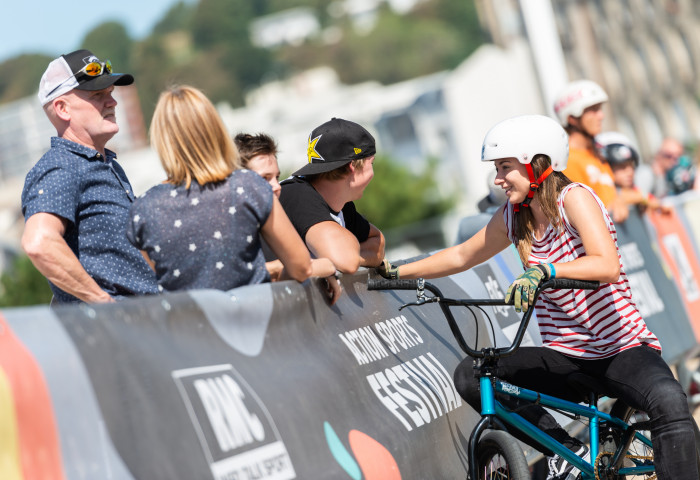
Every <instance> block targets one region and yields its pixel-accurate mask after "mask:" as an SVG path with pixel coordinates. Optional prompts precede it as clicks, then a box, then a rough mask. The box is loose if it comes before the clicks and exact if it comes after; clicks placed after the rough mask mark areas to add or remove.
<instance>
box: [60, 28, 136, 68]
mask: <svg viewBox="0 0 700 480" xmlns="http://www.w3.org/2000/svg"><path fill="white" fill-rule="evenodd" d="M81 45H82V47H81V48H86V49H88V50H90V51H91V52H92V53H94V54H95V55H97V56H98V57H99V58H100V60H103V61H104V60H106V59H109V60H110V61H111V62H112V65H113V66H114V69H115V71H116V72H125V73H131V72H132V63H131V56H132V53H133V50H134V41H133V40H132V38H131V37H130V36H129V32H128V31H127V30H126V28H125V27H124V25H123V24H121V23H120V22H105V23H102V24H100V25H97V26H96V27H95V28H93V29H92V30H90V31H89V32H88V33H87V34H86V35H85V38H84V39H83V41H82V42H81ZM66 53H68V52H66Z"/></svg>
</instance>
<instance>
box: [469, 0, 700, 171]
mask: <svg viewBox="0 0 700 480" xmlns="http://www.w3.org/2000/svg"><path fill="white" fill-rule="evenodd" d="M476 1H477V6H478V9H479V14H480V19H481V22H482V25H483V28H484V29H485V30H486V31H487V32H489V33H490V35H491V37H492V39H493V42H494V43H496V44H497V45H500V46H507V45H508V44H509V43H510V42H512V41H514V40H516V39H522V38H528V37H530V38H531V37H532V36H533V34H534V33H536V32H532V31H531V32H528V31H527V28H526V24H527V23H526V22H525V21H524V18H525V15H524V14H525V13H526V12H524V10H523V9H525V8H530V3H531V2H530V1H529V0H521V1H520V2H519V1H518V0H476ZM536 1H537V2H539V1H540V0H536ZM545 1H546V2H547V3H549V4H551V10H552V11H553V14H554V22H555V25H554V28H555V30H556V33H557V36H558V38H559V41H560V43H561V48H562V52H563V57H564V62H565V70H566V72H565V73H566V76H567V77H568V79H569V80H571V81H573V80H578V79H584V78H585V79H590V80H594V81H595V82H597V83H599V84H600V85H601V86H602V87H603V88H604V89H605V90H606V91H607V93H608V95H609V97H610V102H609V105H608V106H607V108H606V113H607V116H606V129H608V130H618V131H621V132H622V133H625V134H627V135H628V136H630V137H631V138H633V139H634V140H636V142H637V144H638V146H639V149H640V151H641V153H642V157H643V158H644V159H650V158H651V156H652V155H653V152H654V151H655V149H656V148H657V147H658V146H659V144H660V143H661V140H662V138H663V137H665V136H671V137H675V138H677V139H679V140H681V141H682V142H683V143H685V144H686V145H688V146H690V147H694V146H695V145H696V144H697V142H698V140H699V139H700V102H699V101H698V99H699V98H700V80H699V79H700V2H698V1H697V0H616V1H607V0H545ZM532 54H533V56H536V55H537V51H535V50H533V52H532ZM540 76H542V73H540ZM549 108H550V107H549V106H546V109H549Z"/></svg>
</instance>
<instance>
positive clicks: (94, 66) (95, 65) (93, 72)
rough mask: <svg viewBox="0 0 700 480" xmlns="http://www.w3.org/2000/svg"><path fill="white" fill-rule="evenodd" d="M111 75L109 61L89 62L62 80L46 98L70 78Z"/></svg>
mask: <svg viewBox="0 0 700 480" xmlns="http://www.w3.org/2000/svg"><path fill="white" fill-rule="evenodd" d="M102 74H104V75H111V74H112V62H110V61H109V60H105V61H104V62H90V63H88V64H87V65H85V66H84V67H83V68H81V69H80V70H78V71H77V72H75V73H74V74H73V75H71V76H70V77H68V78H66V79H65V80H63V81H62V82H61V83H59V84H58V85H56V86H55V87H54V89H53V90H51V91H50V92H49V93H48V94H47V96H49V95H51V94H52V93H53V92H55V91H56V90H58V89H59V88H60V87H61V85H63V84H64V83H66V82H67V81H68V80H70V79H71V78H73V77H75V78H78V75H87V76H88V77H99V76H100V75H102Z"/></svg>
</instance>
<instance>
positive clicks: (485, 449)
mask: <svg viewBox="0 0 700 480" xmlns="http://www.w3.org/2000/svg"><path fill="white" fill-rule="evenodd" d="M477 455H478V464H479V478H478V480H505V479H510V480H530V471H529V469H528V466H527V461H526V460H525V454H524V453H523V451H522V449H521V448H520V445H519V444H518V442H517V440H515V439H514V438H513V437H512V436H510V434H508V433H507V432H503V431H500V430H495V431H492V432H489V433H487V434H486V435H484V436H483V438H482V439H481V440H480V441H479V445H478V447H477Z"/></svg>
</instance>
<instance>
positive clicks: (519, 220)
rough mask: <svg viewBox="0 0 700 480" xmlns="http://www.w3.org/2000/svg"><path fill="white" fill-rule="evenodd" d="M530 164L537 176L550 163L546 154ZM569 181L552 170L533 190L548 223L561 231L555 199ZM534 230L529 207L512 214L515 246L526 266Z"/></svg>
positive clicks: (561, 224) (561, 223) (528, 263)
mask: <svg viewBox="0 0 700 480" xmlns="http://www.w3.org/2000/svg"><path fill="white" fill-rule="evenodd" d="M530 165H531V166H532V170H533V171H534V174H535V178H539V176H540V175H542V172H544V171H545V170H546V169H547V168H548V167H549V166H550V165H551V161H550V159H549V157H548V156H547V155H535V158H533V159H532V163H531V164H530ZM570 183H571V180H569V178H568V177H567V176H566V175H564V174H563V173H561V172H552V173H551V174H550V175H549V176H548V177H547V178H545V179H544V181H543V182H542V184H541V185H540V186H539V188H538V189H537V190H536V191H535V198H536V199H537V201H538V202H539V203H540V205H541V206H542V210H543V211H544V214H545V215H546V216H547V218H548V219H549V223H551V224H552V226H553V227H554V228H555V229H556V230H557V231H561V230H563V228H564V223H563V221H562V219H561V217H560V216H559V208H558V207H557V199H558V198H559V194H560V193H561V191H562V190H563V189H564V187H566V186H567V185H568V184H570ZM534 232H535V217H534V216H533V215H532V211H531V210H530V208H528V207H525V208H521V209H520V211H519V212H515V213H514V214H513V234H514V237H515V242H516V243H515V246H516V248H517V249H518V254H519V255H520V260H521V261H522V262H523V265H525V266H526V267H528V266H529V265H530V262H529V257H530V252H531V251H532V242H533V239H534V235H535V233H534Z"/></svg>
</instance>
